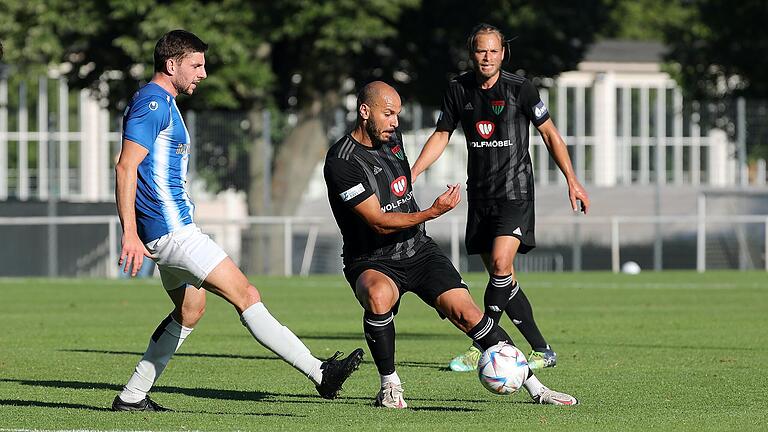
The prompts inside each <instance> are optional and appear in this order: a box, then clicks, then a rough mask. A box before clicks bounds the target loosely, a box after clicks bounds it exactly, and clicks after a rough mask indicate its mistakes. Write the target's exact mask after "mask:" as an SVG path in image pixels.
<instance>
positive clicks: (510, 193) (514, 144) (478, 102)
mask: <svg viewBox="0 0 768 432" xmlns="http://www.w3.org/2000/svg"><path fill="white" fill-rule="evenodd" d="M547 119H549V112H548V111H547V107H546V106H545V105H544V103H543V102H542V101H541V99H540V98H539V92H538V91H537V90H536V87H534V86H533V84H532V83H531V82H530V81H529V80H527V79H525V78H523V77H521V76H518V75H515V74H511V73H509V72H506V71H501V76H500V77H499V79H498V81H496V84H494V85H493V87H491V88H489V89H485V90H484V89H481V88H480V86H479V85H478V84H477V81H476V80H475V73H474V72H467V73H465V74H462V75H460V76H458V77H456V78H455V79H453V80H452V81H451V82H450V84H449V85H448V90H447V91H446V92H445V97H444V98H443V106H442V112H441V113H440V118H439V119H438V121H437V130H438V131H445V132H449V133H452V132H453V131H454V129H456V126H457V125H458V123H459V122H461V126H462V128H463V129H464V135H466V138H467V151H468V152H469V163H468V166H467V177H468V179H467V196H468V199H469V200H515V199H522V200H533V166H532V164H531V155H530V153H528V139H529V137H528V122H533V125H534V126H540V125H541V124H542V123H544V122H545V121H547Z"/></svg>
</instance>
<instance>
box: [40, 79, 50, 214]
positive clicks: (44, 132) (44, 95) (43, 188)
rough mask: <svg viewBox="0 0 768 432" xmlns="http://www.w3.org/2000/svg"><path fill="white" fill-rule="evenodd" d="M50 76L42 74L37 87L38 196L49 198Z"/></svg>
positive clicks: (41, 198) (44, 198) (42, 199)
mask: <svg viewBox="0 0 768 432" xmlns="http://www.w3.org/2000/svg"><path fill="white" fill-rule="evenodd" d="M48 164H49V161H48V77H47V76H41V77H40V79H39V80H38V87H37V196H38V197H39V198H40V200H41V201H45V200H47V199H48Z"/></svg>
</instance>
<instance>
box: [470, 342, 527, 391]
mask: <svg viewBox="0 0 768 432" xmlns="http://www.w3.org/2000/svg"><path fill="white" fill-rule="evenodd" d="M477 375H478V377H479V378H480V382H481V383H482V384H483V386H484V387H485V388H487V389H488V390H489V391H490V392H491V393H496V394H512V393H514V392H516V391H517V390H518V389H519V388H520V387H522V385H523V382H525V380H526V379H528V361H527V360H526V359H525V355H523V353H522V352H521V351H520V350H519V349H517V348H516V347H515V346H514V345H510V344H508V343H506V342H499V343H498V344H496V345H494V346H492V347H490V348H488V349H487V350H485V352H484V353H483V355H482V356H480V361H479V362H478V363H477Z"/></svg>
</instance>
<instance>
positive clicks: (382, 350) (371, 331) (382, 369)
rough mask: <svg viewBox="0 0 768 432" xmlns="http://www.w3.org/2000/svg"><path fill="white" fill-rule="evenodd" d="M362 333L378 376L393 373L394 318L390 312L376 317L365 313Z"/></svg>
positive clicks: (373, 314)
mask: <svg viewBox="0 0 768 432" xmlns="http://www.w3.org/2000/svg"><path fill="white" fill-rule="evenodd" d="M363 331H364V332H365V341H366V342H368V349H369V350H371V356H373V362H374V363H376V369H378V370H379V374H380V375H390V374H392V373H394V372H395V316H394V315H393V314H392V312H391V311H390V312H387V313H385V314H381V315H377V314H375V313H372V312H368V311H365V314H363Z"/></svg>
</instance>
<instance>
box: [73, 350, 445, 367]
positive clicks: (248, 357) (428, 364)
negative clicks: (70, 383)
mask: <svg viewBox="0 0 768 432" xmlns="http://www.w3.org/2000/svg"><path fill="white" fill-rule="evenodd" d="M59 351H61V352H74V353H86V354H112V355H130V356H135V357H141V356H142V355H144V353H140V352H138V351H110V350H94V349H62V350H59ZM173 356H174V357H192V358H213V359H235V360H280V358H279V357H276V356H275V357H270V356H254V355H242V354H210V353H176V354H174V355H173ZM280 361H282V360H280ZM363 363H370V364H372V363H373V361H372V360H363ZM398 365H400V366H407V367H414V368H422V369H435V370H439V371H445V370H449V369H448V368H447V367H446V366H445V365H443V364H442V363H436V362H420V361H403V362H400V363H398Z"/></svg>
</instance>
